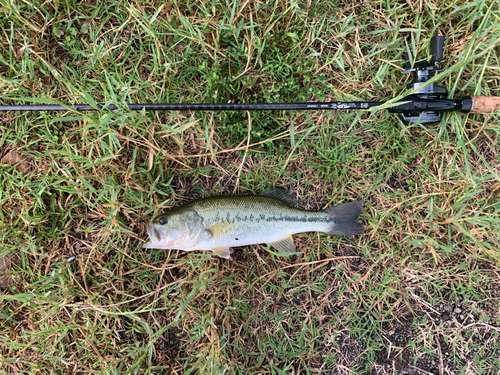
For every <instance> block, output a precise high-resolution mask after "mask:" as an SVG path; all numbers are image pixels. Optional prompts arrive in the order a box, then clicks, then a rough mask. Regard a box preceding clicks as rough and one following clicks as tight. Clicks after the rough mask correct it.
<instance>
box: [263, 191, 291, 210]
mask: <svg viewBox="0 0 500 375" xmlns="http://www.w3.org/2000/svg"><path fill="white" fill-rule="evenodd" d="M260 195H265V196H266V197H271V198H274V199H278V200H280V201H282V202H283V203H285V204H286V205H287V206H294V205H296V204H297V199H295V198H293V197H292V191H291V190H288V189H280V188H278V189H270V190H266V191H265V192H263V193H260Z"/></svg>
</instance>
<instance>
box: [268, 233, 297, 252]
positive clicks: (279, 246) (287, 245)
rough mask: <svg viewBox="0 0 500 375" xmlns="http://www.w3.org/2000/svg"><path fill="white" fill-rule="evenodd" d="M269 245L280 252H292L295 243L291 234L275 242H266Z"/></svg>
mask: <svg viewBox="0 0 500 375" xmlns="http://www.w3.org/2000/svg"><path fill="white" fill-rule="evenodd" d="M268 245H269V246H272V247H274V248H275V249H276V250H278V251H279V252H280V253H294V252H295V243H294V242H293V238H292V236H291V235H290V236H288V237H287V238H284V239H282V240H279V241H276V242H270V243H268Z"/></svg>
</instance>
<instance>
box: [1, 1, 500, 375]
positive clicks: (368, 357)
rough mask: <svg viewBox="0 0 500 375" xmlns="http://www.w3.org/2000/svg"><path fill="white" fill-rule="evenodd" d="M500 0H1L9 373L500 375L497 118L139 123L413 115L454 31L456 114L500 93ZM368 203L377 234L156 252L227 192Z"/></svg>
mask: <svg viewBox="0 0 500 375" xmlns="http://www.w3.org/2000/svg"><path fill="white" fill-rule="evenodd" d="M498 15H499V5H498V3H497V2H495V1H476V2H467V1H461V0H458V1H455V2H453V3H450V2H443V1H437V0H429V1H425V2H416V1H411V0H408V1H391V2H380V1H374V0H364V1H361V2H344V1H335V2H333V1H322V2H310V1H309V2H305V3H300V2H286V1H275V2H240V1H234V2H220V1H209V2H207V1H204V2H187V1H180V2H160V1H150V0H148V1H115V0H108V1H104V2H98V3H97V5H96V3H95V2H91V1H82V2H75V1H57V2H56V1H54V2H42V1H37V0H36V1H33V2H32V4H31V3H30V4H28V3H26V2H22V1H17V0H0V24H1V29H2V32H1V33H0V35H1V39H0V104H14V103H31V102H36V103H93V102H94V101H95V102H105V103H114V104H116V105H118V106H122V107H121V108H120V109H119V110H117V111H114V112H109V111H104V110H103V111H100V112H86V113H79V112H75V111H67V112H32V113H28V112H0V372H2V373H7V374H10V373H15V374H24V373H26V374H28V373H30V374H35V373H58V374H69V373H75V374H80V373H103V374H108V373H109V374H115V373H116V374H118V373H139V374H143V373H144V374H160V373H172V374H191V373H196V374H201V373H212V374H222V373H230V374H309V373H310V374H316V373H317V374H496V373H499V371H500V360H499V359H498V358H500V355H499V353H500V317H499V314H500V302H499V301H500V277H499V276H500V270H499V260H500V252H499V248H500V236H499V234H500V203H499V198H500V175H499V173H500V156H499V155H500V146H499V133H500V126H499V123H500V122H499V115H498V114H477V115H467V114H460V113H449V114H446V115H445V116H444V119H443V120H442V121H441V122H440V123H439V124H434V125H427V126H418V127H411V126H406V125H404V124H402V123H401V122H399V120H398V119H397V117H396V116H394V115H392V114H390V113H389V112H387V111H385V110H379V111H373V112H369V111H357V112H356V111H351V112H349V111H345V112H333V111H332V112H328V111H310V112H306V111H277V112H265V111H253V112H241V113H237V112H188V111H185V112H183V111H181V112H145V113H140V112H131V111H129V110H127V109H126V108H125V107H124V106H123V105H124V104H125V103H132V102H183V103H190V102H193V103H194V102H207V103H227V102H269V103H270V102H302V101H315V102H316V101H337V100H367V101H379V100H381V101H385V100H389V99H392V98H396V97H398V96H399V97H402V96H403V95H404V92H405V85H406V84H407V83H408V77H407V76H402V75H401V71H402V66H403V65H404V61H403V58H402V56H403V52H405V51H407V50H412V51H414V53H415V55H417V56H418V58H421V59H427V58H429V57H430V53H429V43H430V38H431V37H432V36H433V35H434V34H436V33H438V32H439V33H442V34H443V35H445V36H446V42H445V59H444V61H443V63H442V66H443V67H444V68H445V69H446V70H445V72H443V73H440V75H439V77H440V78H439V84H440V85H442V86H444V87H446V88H447V89H448V90H449V97H461V96H465V95H486V96H500V92H499V90H498V87H499V86H500V85H499V83H500V73H499V72H500V69H499V57H498V56H499V52H500V49H499V45H500V43H499V41H500V28H499V22H500V18H499V16H498ZM272 187H285V188H288V189H291V190H292V191H293V194H294V196H295V197H296V198H297V199H298V201H299V203H298V205H299V207H302V208H304V209H308V210H319V209H323V208H325V207H328V206H330V205H336V204H340V203H344V202H348V201H352V200H355V199H361V200H362V201H363V202H364V214H363V216H362V220H363V222H364V223H365V225H366V232H365V233H364V234H363V235H360V236H353V237H340V236H337V237H336V236H329V235H325V234H318V233H305V234H299V235H296V236H295V244H296V246H297V249H298V250H299V251H300V252H301V253H300V254H297V255H293V256H291V257H283V256H278V255H276V254H274V253H273V252H270V251H269V248H268V247H267V246H265V245H259V246H248V247H244V248H237V249H235V252H234V254H233V256H232V258H231V259H229V260H226V259H221V258H218V257H215V256H212V255H211V254H209V253H207V252H201V251H196V252H189V253H188V252H181V251H175V250H168V251H165V250H146V249H142V248H141V244H142V243H143V242H144V240H145V239H146V232H145V228H144V223H146V222H148V221H150V220H152V218H153V217H155V216H156V215H157V214H158V213H160V212H163V211H165V210H168V209H169V208H172V207H176V206H178V205H179V204H182V203H185V202H188V201H191V200H193V199H196V198H200V197H205V196H211V195H216V194H234V193H239V194H258V193H259V192H262V191H264V190H267V189H269V188H272Z"/></svg>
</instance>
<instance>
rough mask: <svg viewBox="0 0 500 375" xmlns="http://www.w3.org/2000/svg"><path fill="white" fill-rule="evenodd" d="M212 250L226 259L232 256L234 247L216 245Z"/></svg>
mask: <svg viewBox="0 0 500 375" xmlns="http://www.w3.org/2000/svg"><path fill="white" fill-rule="evenodd" d="M212 251H213V253H214V254H215V255H218V256H220V257H221V258H226V259H229V258H231V254H232V253H233V249H231V248H230V247H216V248H215V249H212Z"/></svg>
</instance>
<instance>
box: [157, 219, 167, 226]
mask: <svg viewBox="0 0 500 375" xmlns="http://www.w3.org/2000/svg"><path fill="white" fill-rule="evenodd" d="M158 223H160V225H165V224H167V223H168V221H167V219H165V218H164V217H162V218H161V219H160V221H158Z"/></svg>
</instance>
